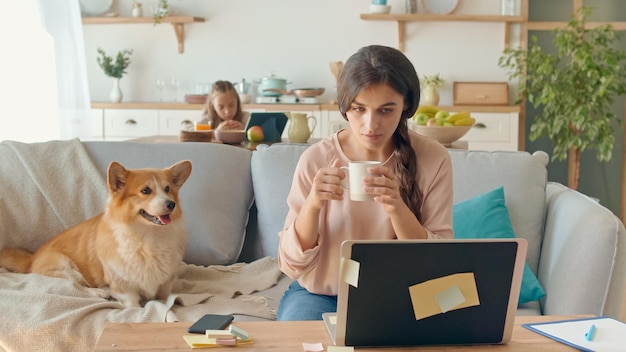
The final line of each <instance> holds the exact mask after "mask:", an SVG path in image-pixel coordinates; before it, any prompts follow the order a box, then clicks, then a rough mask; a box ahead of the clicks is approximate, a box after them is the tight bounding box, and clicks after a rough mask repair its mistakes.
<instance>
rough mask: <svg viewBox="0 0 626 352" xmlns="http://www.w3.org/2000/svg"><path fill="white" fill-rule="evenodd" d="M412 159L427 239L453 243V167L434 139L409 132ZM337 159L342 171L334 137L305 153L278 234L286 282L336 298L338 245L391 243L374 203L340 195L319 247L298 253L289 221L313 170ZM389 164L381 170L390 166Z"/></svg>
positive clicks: (331, 204)
mask: <svg viewBox="0 0 626 352" xmlns="http://www.w3.org/2000/svg"><path fill="white" fill-rule="evenodd" d="M410 136H411V145H412V146H413V149H414V150H415V153H416V156H417V167H418V172H417V179H416V180H415V181H416V182H417V184H418V186H419V188H420V189H421V190H422V192H423V197H424V203H423V206H422V209H421V212H422V225H423V226H424V227H425V228H426V229H427V231H428V238H452V237H453V231H452V164H451V161H450V156H449V154H448V152H447V150H446V149H445V148H444V147H443V146H442V145H441V144H439V143H438V142H437V141H435V140H433V139H429V138H426V137H422V136H421V135H418V134H417V133H414V132H410ZM335 159H340V160H341V161H342V163H343V164H344V166H347V165H348V162H349V161H350V159H348V157H347V156H346V155H345V154H344V153H343V151H342V149H341V146H340V145H339V141H338V140H337V133H335V134H333V135H332V136H330V137H328V138H325V139H323V140H321V141H319V142H318V143H315V144H314V145H312V146H311V147H309V148H307V149H306V150H305V151H304V153H303V154H302V156H301V157H300V160H299V162H298V165H297V166H296V170H295V173H294V177H293V184H292V186H291V190H290V192H289V196H288V197H287V203H288V206H289V213H288V214H287V218H286V219H285V226H284V229H283V230H282V231H281V232H280V233H279V236H280V243H279V247H278V264H279V267H280V269H281V270H282V271H283V272H284V273H285V274H286V275H287V276H289V277H290V278H292V279H297V280H298V282H299V283H300V285H302V287H304V288H306V289H307V290H308V291H309V292H312V293H316V294H324V295H336V294H337V285H338V280H339V277H338V271H339V252H340V247H341V243H342V242H343V241H345V240H348V239H395V238H396V235H395V233H394V231H393V227H392V226H391V221H390V220H389V216H388V215H387V213H385V212H384V211H383V209H382V205H380V204H378V203H376V202H356V201H351V200H350V196H349V195H348V194H347V192H346V193H344V198H343V200H342V201H328V202H327V203H326V206H325V207H324V208H323V209H322V210H321V213H320V219H319V231H320V233H319V243H318V245H317V246H316V247H314V248H312V249H310V250H307V251H303V250H302V247H301V245H300V242H299V241H298V238H297V236H296V232H295V229H294V222H295V219H296V217H297V215H298V212H299V211H300V209H301V207H302V204H303V203H304V200H305V199H306V197H307V195H308V194H309V191H310V190H311V185H312V183H313V178H314V177H315V174H316V173H317V170H318V169H320V168H322V167H327V166H330V165H331V164H332V163H333V161H334V160H335ZM391 163H392V160H389V161H387V162H386V164H385V165H391Z"/></svg>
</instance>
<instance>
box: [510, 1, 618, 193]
mask: <svg viewBox="0 0 626 352" xmlns="http://www.w3.org/2000/svg"><path fill="white" fill-rule="evenodd" d="M591 12H592V9H591V8H590V7H581V8H580V9H579V10H578V11H577V12H576V13H575V14H574V15H573V16H572V19H571V20H570V21H569V22H568V25H567V26H565V27H563V28H558V29H556V30H555V31H554V34H555V39H554V43H555V45H556V47H557V52H556V53H548V52H545V51H544V50H543V49H542V48H541V47H540V46H539V45H538V44H537V38H536V37H535V36H533V37H532V38H531V42H530V44H529V48H528V50H522V49H511V48H507V49H505V50H504V52H503V55H502V56H501V57H500V59H499V62H498V64H499V66H500V67H502V68H504V69H506V70H507V71H508V73H509V79H518V80H519V90H520V94H521V96H522V97H523V98H525V99H527V100H528V102H529V103H530V104H532V105H533V106H534V107H535V108H536V109H537V115H536V116H534V121H533V123H532V124H531V126H530V134H529V139H530V140H531V141H534V140H536V139H538V138H542V137H548V138H549V139H550V140H551V141H552V144H553V154H552V158H553V160H564V159H568V163H569V164H568V180H567V183H568V186H569V187H570V188H573V189H578V179H579V174H580V154H581V152H582V151H584V150H587V149H589V150H595V152H596V156H597V158H598V160H599V161H601V162H606V161H609V160H610V159H611V157H612V152H613V145H614V143H615V134H614V133H615V132H614V123H616V124H618V125H619V126H621V124H622V120H621V118H620V117H618V116H616V115H615V114H613V113H612V112H611V105H612V104H613V103H614V101H615V99H616V98H617V97H618V96H620V95H623V94H624V93H626V69H624V66H625V63H626V52H624V51H621V50H617V49H615V48H614V44H615V42H616V40H617V39H619V35H618V34H617V33H616V32H615V30H614V29H613V27H612V26H611V25H610V24H606V25H600V26H595V27H593V28H588V26H586V20H587V18H588V17H589V16H590V15H591Z"/></svg>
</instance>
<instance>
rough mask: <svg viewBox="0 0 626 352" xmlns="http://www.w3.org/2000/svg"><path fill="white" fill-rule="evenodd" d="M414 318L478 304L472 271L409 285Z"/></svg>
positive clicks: (417, 318) (426, 316) (418, 318)
mask: <svg viewBox="0 0 626 352" xmlns="http://www.w3.org/2000/svg"><path fill="white" fill-rule="evenodd" d="M409 294H410V296H411V303H412V305H413V311H414V312H415V320H420V319H424V318H428V317H431V316H433V315H437V314H442V313H445V312H449V311H452V310H456V309H461V308H467V307H472V306H478V305H480V299H479V298H478V289H477V288H476V278H475V277H474V273H460V274H452V275H448V276H444V277H440V278H437V279H432V280H428V281H425V282H422V283H419V284H416V285H413V286H410V287H409Z"/></svg>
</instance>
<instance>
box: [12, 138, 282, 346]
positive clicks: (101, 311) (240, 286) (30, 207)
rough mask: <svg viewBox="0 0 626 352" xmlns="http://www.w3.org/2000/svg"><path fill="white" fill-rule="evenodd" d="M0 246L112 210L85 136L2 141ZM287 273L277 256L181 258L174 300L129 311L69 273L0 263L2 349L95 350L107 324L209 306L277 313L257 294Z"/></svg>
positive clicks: (175, 315) (179, 315) (191, 313)
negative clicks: (219, 261)
mask: <svg viewBox="0 0 626 352" xmlns="http://www.w3.org/2000/svg"><path fill="white" fill-rule="evenodd" d="M0 185H2V192H0V247H5V246H10V247H14V246H18V247H23V248H27V249H29V250H36V249H37V248H39V246H41V244H42V243H43V242H45V241H46V240H48V239H49V238H51V237H53V236H54V235H56V234H57V233H59V232H60V231H62V230H63V229H65V228H67V227H70V226H72V225H74V224H77V223H79V222H81V221H83V220H85V219H88V218H90V217H92V216H94V215H96V214H97V213H99V212H101V211H102V210H103V209H104V204H105V202H106V199H107V197H108V195H107V192H106V184H105V180H104V178H103V177H102V175H101V174H99V172H98V170H97V169H96V168H95V166H94V165H93V163H92V162H91V159H89V156H88V155H87V153H86V151H85V150H84V148H83V146H82V144H81V143H80V141H78V140H69V141H51V142H45V143H34V144H24V143H19V142H11V141H4V142H1V143H0ZM280 276H281V274H280V271H279V269H278V266H277V264H276V262H275V260H274V259H271V258H269V257H268V258H263V259H260V260H258V261H256V262H253V263H250V264H233V265H231V266H210V267H200V266H195V265H186V264H182V265H181V272H180V278H181V280H180V281H179V282H178V284H177V285H176V286H175V288H174V290H173V291H174V294H172V295H171V296H170V297H169V298H168V299H167V300H166V301H149V302H148V303H147V304H146V305H145V306H144V307H142V308H128V309H124V308H123V307H122V306H121V305H120V304H119V303H118V302H116V301H108V300H106V299H101V298H95V297H92V296H90V295H88V294H86V293H85V292H83V291H81V290H78V289H76V288H75V287H73V286H72V284H71V283H70V282H69V281H67V280H63V279H56V278H50V277H44V276H40V275H36V274H15V273H9V272H7V271H6V270H4V269H2V268H0V351H3V350H4V351H19V352H21V351H81V352H82V351H91V350H92V349H93V347H94V346H95V344H96V341H97V339H98V337H99V336H100V333H101V331H102V329H103V327H104V324H105V323H106V322H146V321H156V322H164V321H195V320H197V319H198V318H200V316H202V315H203V314H206V313H218V314H219V313H222V314H242V315H250V316H255V317H260V318H269V319H272V318H274V317H275V312H274V311H273V310H272V309H271V308H269V307H268V304H267V303H268V302H267V301H266V299H265V297H263V296H258V295H256V296H251V295H250V294H251V293H253V292H255V291H262V290H265V289H267V288H270V287H272V286H273V285H274V284H275V283H276V282H277V281H278V278H279V277H280Z"/></svg>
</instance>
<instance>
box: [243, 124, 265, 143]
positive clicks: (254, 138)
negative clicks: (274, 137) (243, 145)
mask: <svg viewBox="0 0 626 352" xmlns="http://www.w3.org/2000/svg"><path fill="white" fill-rule="evenodd" d="M246 136H247V137H248V140H249V141H250V142H261V141H262V140H263V139H264V138H265V135H264V134H263V129H262V128H261V126H252V127H250V128H248V131H247V132H246Z"/></svg>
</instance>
